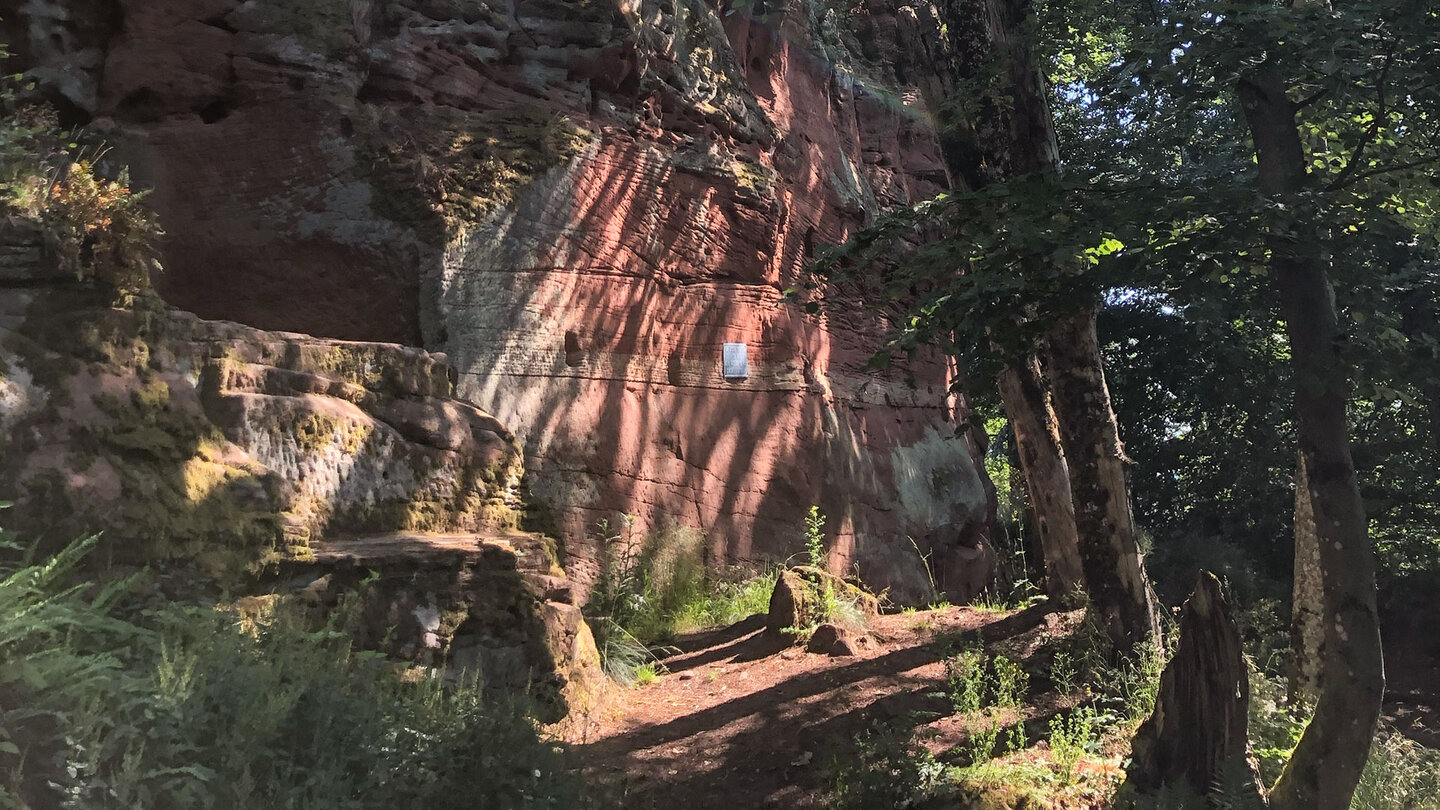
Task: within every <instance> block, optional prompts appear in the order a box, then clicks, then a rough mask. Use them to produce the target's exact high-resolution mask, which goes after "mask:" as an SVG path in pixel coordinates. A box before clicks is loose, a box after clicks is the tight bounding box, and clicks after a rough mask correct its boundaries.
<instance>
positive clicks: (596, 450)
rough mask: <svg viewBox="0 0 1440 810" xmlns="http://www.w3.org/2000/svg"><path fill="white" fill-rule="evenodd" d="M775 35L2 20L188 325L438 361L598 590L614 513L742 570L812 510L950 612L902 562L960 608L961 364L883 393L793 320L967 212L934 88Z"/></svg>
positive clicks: (703, 14)
mask: <svg viewBox="0 0 1440 810" xmlns="http://www.w3.org/2000/svg"><path fill="white" fill-rule="evenodd" d="M763 6H764V8H769V6H770V4H763ZM777 8H778V7H777ZM785 9H786V10H783V11H775V10H771V11H770V12H769V13H768V14H765V15H763V16H762V17H758V18H757V17H754V16H752V15H751V14H750V13H748V11H744V10H741V11H740V12H739V13H733V14H731V13H727V12H730V11H734V10H735V9H731V8H729V7H728V6H723V5H722V6H718V7H717V6H714V5H711V4H709V3H707V2H704V1H703V0H587V2H578V1H577V2H558V0H499V2H493V3H478V2H468V1H467V2H461V1H460V0H387V1H386V2H378V1H372V0H244V2H241V0H108V2H103V3H94V2H83V3H82V2H79V0H33V2H30V3H27V4H26V5H25V6H24V7H23V8H22V10H21V12H20V13H19V14H18V15H15V16H12V17H10V18H8V19H5V20H3V21H0V25H4V26H6V27H8V29H9V31H10V33H11V36H10V39H11V41H12V42H13V43H15V47H14V49H15V50H16V52H17V54H18V55H19V59H20V62H21V63H22V64H23V66H26V67H28V68H29V69H30V73H31V75H32V76H33V77H35V78H36V79H38V80H39V81H40V82H41V83H42V86H43V87H44V89H45V92H46V93H47V94H48V95H49V96H50V97H51V98H53V99H56V100H58V101H59V102H60V103H61V105H62V107H63V108H64V109H66V110H67V112H68V113H69V114H70V116H71V117H73V118H74V119H75V120H77V121H89V122H90V123H91V124H92V126H93V127H95V128H97V129H99V130H101V131H103V132H105V133H107V134H108V136H109V137H110V139H111V140H112V141H114V142H115V143H116V144H117V150H116V152H115V154H116V155H117V156H119V157H120V158H123V159H124V160H126V161H128V162H129V163H131V164H132V167H133V171H134V177H135V178H136V180H137V181H138V182H139V183H141V184H143V185H150V186H153V187H154V189H155V192H154V194H153V196H152V198H151V200H152V202H153V203H154V204H155V205H156V207H157V208H158V209H159V210H160V212H161V214H162V219H163V221H164V225H165V227H166V230H167V231H168V233H169V239H168V241H167V245H166V256H165V263H166V266H167V268H168V273H167V275H166V276H165V280H164V281H163V291H164V292H165V294H166V295H167V296H168V297H169V298H170V299H171V300H172V301H173V302H174V303H176V304H178V305H179V306H182V307H185V308H187V309H192V310H194V311H196V312H198V313H200V314H201V315H203V316H207V317H223V318H229V319H234V320H239V321H243V322H245V323H249V324H252V325H255V326H259V327H264V328H272V329H273V328H278V329H293V330H297V331H305V332H309V333H314V334H321V335H326V336H330V337H338V338H353V339H366V340H388V341H397V342H402V343H410V344H419V345H424V346H426V347H427V348H430V349H432V350H441V351H445V352H446V353H447V354H448V355H449V357H450V359H451V361H452V363H453V364H454V366H455V368H456V369H457V371H458V372H459V378H458V383H459V386H458V387H459V391H460V393H461V394H462V395H463V396H464V397H466V398H468V399H470V400H471V401H473V402H475V403H477V404H478V405H479V406H480V407H482V408H484V409H485V410H487V411H488V412H490V413H493V414H495V415H496V416H497V417H498V418H499V419H500V420H501V421H502V422H503V423H505V424H506V425H507V426H508V427H509V428H510V429H511V430H513V431H514V432H515V434H516V436H517V438H518V439H519V440H520V442H521V445H522V446H523V448H524V453H525V458H526V462H527V465H528V467H529V468H530V471H531V473H532V479H533V482H534V490H535V492H536V494H537V495H538V496H539V497H540V498H541V499H542V500H544V501H545V502H546V503H548V504H549V505H550V506H552V507H553V510H554V514H555V517H556V519H557V528H558V529H559V530H560V531H561V532H562V533H563V534H564V535H565V537H566V538H567V540H568V541H570V542H569V544H568V545H569V548H570V550H571V552H572V555H573V557H574V560H573V565H572V569H573V570H574V571H575V572H577V573H578V574H579V575H580V576H581V577H582V578H583V577H584V576H587V575H588V574H589V573H590V572H591V571H593V568H592V564H593V558H594V549H593V548H591V547H589V546H587V545H586V544H585V543H584V542H581V541H582V540H583V539H584V538H585V537H586V533H587V530H588V529H589V528H590V527H592V526H593V525H594V523H595V522H596V521H597V520H598V519H600V518H602V517H610V518H612V519H613V517H614V515H615V513H616V512H626V513H630V514H634V515H636V516H637V517H638V518H639V524H638V525H639V526H640V527H641V528H642V529H644V528H648V527H655V526H660V525H663V524H666V523H681V524H686V525H691V526H697V527H702V528H704V529H705V530H706V531H707V532H708V533H709V539H710V543H711V549H710V551H711V553H710V559H711V562H713V563H737V562H740V563H743V562H758V561H765V560H778V559H784V558H785V557H787V556H789V554H790V553H792V552H794V551H795V550H797V549H798V548H799V546H800V543H801V540H800V538H801V536H802V535H801V527H802V518H803V515H804V512H805V508H806V507H807V506H809V505H810V504H819V505H820V506H821V507H822V509H824V511H825V512H826V513H827V514H828V515H829V516H830V517H831V521H830V523H829V524H828V529H829V532H830V534H831V537H830V541H831V542H830V545H831V547H832V558H831V560H830V564H831V566H832V568H834V569H835V570H846V571H849V570H851V569H852V566H858V567H859V569H860V572H861V574H862V576H864V577H865V578H866V579H867V580H869V581H871V582H873V583H875V585H876V587H877V588H882V587H889V588H890V589H891V594H892V596H893V597H895V598H897V599H907V598H908V599H924V598H927V597H928V596H929V593H928V591H929V587H930V583H929V582H928V581H927V577H926V570H925V567H924V566H923V565H922V564H921V562H920V560H919V555H917V554H916V553H915V551H914V549H913V548H912V546H911V544H910V542H909V541H908V540H907V539H906V537H907V535H908V536H913V537H915V538H917V539H918V540H919V542H920V545H921V547H922V548H924V549H925V550H927V551H933V552H934V553H933V556H932V567H933V569H934V570H935V571H936V572H938V574H939V578H940V579H941V582H939V583H938V584H939V585H940V587H941V588H942V589H947V590H949V591H950V595H951V598H952V599H955V600H957V601H958V600H961V599H964V598H966V597H968V595H969V585H968V583H970V582H972V581H974V580H975V579H976V578H977V577H978V578H979V579H981V580H983V579H984V578H985V575H986V573H987V572H988V570H989V566H990V564H991V558H990V556H989V554H988V553H987V552H986V551H985V550H984V548H983V543H984V538H985V536H986V534H987V532H988V526H989V520H990V512H991V507H990V504H989V500H990V499H989V498H988V496H987V493H986V485H985V482H984V479H983V475H982V474H981V472H980V469H979V467H978V465H977V463H976V456H977V453H976V448H975V447H974V443H973V441H972V440H971V439H970V438H968V436H965V435H963V434H962V435H961V436H960V437H959V438H957V437H956V431H955V429H954V425H955V422H954V417H953V415H952V414H953V411H954V410H955V409H956V408H957V407H963V403H956V402H954V401H952V400H950V399H949V394H948V383H949V379H950V372H949V370H948V369H947V368H946V367H945V366H944V365H943V364H942V363H939V362H936V361H933V360H922V361H918V362H916V363H914V364H912V365H910V366H908V367H905V368H899V369H897V370H894V371H891V372H888V373H883V374H882V373H876V372H873V371H870V370H867V369H866V367H865V364H866V361H867V360H868V359H869V358H870V356H871V355H872V353H873V352H874V350H875V349H876V348H877V347H878V346H879V336H880V335H881V333H883V331H884V328H885V324H884V323H883V322H880V321H878V320H875V319H873V318H869V317H865V316H861V315H858V314H856V309H855V308H854V307H847V306H845V305H844V303H843V301H842V302H840V305H838V306H836V305H831V306H827V307H826V308H825V309H822V311H821V312H820V313H818V314H815V315H810V314H806V312H805V310H804V306H803V302H800V301H796V300H791V299H789V298H787V297H786V296H785V295H784V291H785V290H787V289H790V288H792V287H794V286H796V284H797V282H798V280H799V274H800V269H801V266H802V264H803V262H804V261H805V260H806V259H807V258H809V257H811V256H812V255H813V254H814V252H815V251H816V250H818V249H819V248H820V247H821V246H823V245H825V244H827V243H836V242H839V241H842V240H843V239H844V238H845V237H846V236H847V235H848V234H849V233H851V232H852V231H854V230H855V229H856V228H857V227H859V226H861V225H862V224H864V223H865V222H867V221H869V220H870V219H871V218H872V217H873V216H874V214H875V213H876V212H877V211H879V210H881V209H883V208H884V207H886V206H893V205H898V204H904V203H909V202H914V201H918V200H921V199H925V198H928V197H930V196H933V195H934V194H935V193H936V192H938V191H940V190H942V189H943V188H945V187H946V185H947V183H948V180H947V178H946V175H945V171H944V168H943V166H944V163H943V161H942V160H941V157H940V150H939V145H938V142H937V138H936V136H935V132H934V129H933V127H932V125H931V123H930V120H931V119H930V115H929V113H928V112H927V111H926V110H925V109H924V106H923V103H922V102H921V97H922V94H921V93H920V92H919V91H918V90H917V89H916V86H917V85H920V84H923V83H924V80H925V77H923V76H919V75H914V74H915V70H914V69H913V67H908V68H907V70H906V72H907V73H909V74H911V75H906V76H899V75H896V74H895V72H894V71H893V70H892V69H891V68H888V67H880V65H886V64H890V65H893V64H902V65H907V66H908V65H911V63H913V62H914V61H915V60H907V59H900V58H897V56H898V55H897V53H896V51H897V50H903V49H905V48H907V47H910V45H911V44H912V43H911V40H913V39H914V37H913V36H910V34H907V32H911V33H912V34H913V30H914V29H915V28H916V23H915V20H916V19H917V17H916V12H915V9H914V8H911V7H910V6H906V5H897V4H893V3H889V2H882V1H881V0H872V1H871V2H867V3H861V4H858V6H857V7H856V8H853V9H849V10H841V9H839V8H830V7H829V6H827V5H826V4H824V3H821V2H819V1H818V0H803V1H802V2H796V3H791V4H788V5H787V6H786V7H785ZM754 10H757V11H759V10H763V9H762V8H761V6H760V5H757V6H756V7H755V9H754ZM922 11H923V9H922ZM921 17H923V18H924V19H929V18H930V17H933V15H929V16H928V17H927V16H926V15H924V14H922V15H921ZM907 36H910V39H907ZM726 342H741V343H745V344H746V345H747V347H748V356H749V365H750V368H749V376H748V377H747V378H745V379H743V380H726V379H723V378H722V377H721V374H720V352H721V345H722V344H723V343H726Z"/></svg>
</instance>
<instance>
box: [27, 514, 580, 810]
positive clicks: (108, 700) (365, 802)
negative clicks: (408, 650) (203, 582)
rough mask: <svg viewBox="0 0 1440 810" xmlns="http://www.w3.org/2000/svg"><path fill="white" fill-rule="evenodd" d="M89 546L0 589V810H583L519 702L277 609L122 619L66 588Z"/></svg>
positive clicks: (97, 599) (110, 607)
mask: <svg viewBox="0 0 1440 810" xmlns="http://www.w3.org/2000/svg"><path fill="white" fill-rule="evenodd" d="M92 544H93V541H85V542H81V543H77V544H75V545H73V546H71V547H70V548H68V549H66V550H65V551H63V552H62V553H60V554H59V555H57V556H56V557H54V558H52V559H49V560H44V561H30V560H25V559H21V560H20V561H19V562H18V563H15V564H12V565H11V566H9V567H8V569H7V570H6V572H5V575H4V577H3V579H0V661H3V665H0V806H17V805H18V806H28V807H37V808H38V807H57V808H84V809H86V810H88V809H89V808H97V809H98V808H134V807H146V808H190V807H207V808H222V809H224V808H236V810H239V809H240V808H255V807H276V808H282V807H305V808H357V809H358V808H392V807H426V808H457V810H458V808H462V807H463V808H545V807H573V806H576V804H577V802H578V790H577V788H576V785H575V783H574V782H573V780H572V778H571V777H569V776H568V775H567V772H566V768H565V762H564V758H563V751H561V750H559V749H556V748H555V747H553V746H551V745H549V744H547V743H545V742H543V741H542V740H540V739H539V737H538V736H537V733H536V728H535V725H534V724H533V722H532V721H531V720H530V718H529V716H528V715H527V713H526V711H525V709H524V706H523V705H522V704H521V703H520V702H518V701H517V702H514V703H499V702H495V701H490V700H485V699H482V692H481V689H480V688H479V684H478V683H474V682H472V683H469V684H465V685H461V686H459V687H453V686H452V687H447V686H445V685H444V684H443V680H444V679H443V678H440V677H438V675H436V674H433V673H431V674H420V673H414V672H402V670H401V669H400V668H399V667H398V666H397V665H396V664H395V663H393V662H391V661H388V660H386V659H384V658H383V657H381V656H380V655H378V654H375V653H365V652H359V651H356V650H355V649H353V648H352V647H351V645H350V643H349V636H348V634H347V633H345V632H343V630H342V629H341V628H340V627H337V626H330V627H327V628H324V629H321V630H313V629H309V628H307V626H305V624H304V623H303V622H301V621H300V620H299V619H298V618H296V617H294V616H292V615H288V614H286V613H285V612H284V611H283V610H271V611H267V612H265V613H262V614H261V615H259V616H258V617H254V616H252V617H248V618H247V619H245V620H244V621H242V619H241V617H240V616H239V615H237V614H236V613H234V612H231V611H227V610H217V609H214V608H210V607H203V606H196V605H189V606H171V605H161V606H158V607H148V608H142V607H141V606H138V605H130V606H128V607H127V608H126V610H125V611H124V612H123V613H122V612H121V611H120V608H119V604H120V602H119V601H117V600H119V599H121V597H122V596H123V594H124V588H123V587H122V588H115V587H112V588H101V587H99V586H96V585H94V584H91V583H85V582H79V583H77V584H71V585H67V584H66V583H69V582H71V581H72V580H74V579H75V571H76V567H77V564H78V563H79V562H80V560H81V559H82V558H83V556H84V554H85V553H86V551H88V549H89V547H90V546H91V545H92ZM12 552H13V548H12ZM402 674H405V675H408V676H409V677H401V675H402Z"/></svg>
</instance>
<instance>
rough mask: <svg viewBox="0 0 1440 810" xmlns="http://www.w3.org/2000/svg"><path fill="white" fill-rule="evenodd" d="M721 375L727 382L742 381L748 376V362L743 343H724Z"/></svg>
mask: <svg viewBox="0 0 1440 810" xmlns="http://www.w3.org/2000/svg"><path fill="white" fill-rule="evenodd" d="M721 361H722V362H721V368H722V371H721V373H722V374H723V376H724V377H725V379H727V380H743V379H745V378H746V377H749V376H750V361H749V360H748V359H747V357H746V350H745V344H744V343H726V344H725V350H724V352H723V354H722V357H721Z"/></svg>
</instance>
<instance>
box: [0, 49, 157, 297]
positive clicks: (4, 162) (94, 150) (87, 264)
mask: <svg viewBox="0 0 1440 810" xmlns="http://www.w3.org/2000/svg"><path fill="white" fill-rule="evenodd" d="M7 55H8V54H7V52H6V50H5V48H4V47H3V46H0V61H4V60H5V58H6V57H7ZM19 90H20V88H19V87H17V86H16V81H15V80H14V79H13V78H4V79H0V216H9V215H19V216H21V217H24V218H27V219H30V220H33V221H35V222H37V223H39V224H40V226H41V227H42V229H43V231H44V233H45V237H46V241H47V247H48V248H49V249H50V250H51V251H53V255H54V257H55V259H56V260H57V261H58V263H59V266H60V269H61V270H63V271H66V272H69V273H74V274H75V276H76V277H77V278H80V279H93V280H96V281H99V282H101V283H103V284H105V285H107V286H109V287H112V288H115V289H116V290H121V291H127V292H128V291H134V290H141V289H145V288H148V287H149V286H150V277H151V275H152V274H153V273H155V272H158V271H159V270H160V263H159V261H158V256H159V240H160V237H161V236H162V235H163V233H162V231H161V229H160V223H159V220H158V219H157V218H156V216H155V214H154V212H152V211H151V210H150V209H149V208H148V207H147V206H146V205H145V203H144V197H145V194H144V193H143V192H138V193H137V192H134V191H132V190H131V188H130V177H129V174H128V172H126V171H125V170H124V169H120V170H119V171H117V172H113V173H107V172H102V171H101V170H100V167H99V166H97V165H96V164H97V163H98V162H100V160H101V158H102V157H103V156H104V154H105V149H104V147H103V146H101V145H98V144H95V143H93V138H88V137H87V136H86V135H85V134H84V133H81V132H70V131H66V130H64V129H62V128H61V127H60V124H59V122H58V120H57V118H56V116H55V113H54V112H53V111H52V110H50V109H48V108H45V107H41V106H38V105H34V104H27V103H24V102H22V101H21V100H20V95H21V94H20V92H19Z"/></svg>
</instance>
